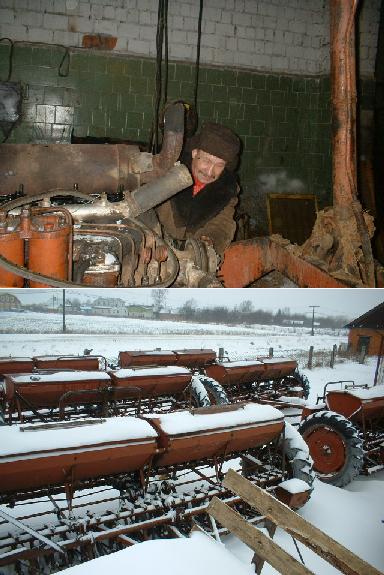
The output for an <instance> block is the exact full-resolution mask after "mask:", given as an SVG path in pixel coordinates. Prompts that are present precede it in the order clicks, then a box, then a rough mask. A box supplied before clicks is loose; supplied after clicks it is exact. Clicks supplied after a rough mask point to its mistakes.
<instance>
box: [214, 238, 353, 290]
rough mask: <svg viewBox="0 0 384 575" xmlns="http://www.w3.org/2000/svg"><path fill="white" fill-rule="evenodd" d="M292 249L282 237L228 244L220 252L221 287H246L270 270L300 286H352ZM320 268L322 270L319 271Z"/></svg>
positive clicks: (319, 263)
mask: <svg viewBox="0 0 384 575" xmlns="http://www.w3.org/2000/svg"><path fill="white" fill-rule="evenodd" d="M293 250H294V246H292V245H290V244H289V242H288V241H287V240H283V239H282V238H276V237H270V238H267V237H265V238H256V239H253V240H244V241H241V242H236V243H234V244H232V245H230V246H229V247H228V248H227V249H226V250H225V252H224V262H223V264H222V266H221V268H220V270H219V274H218V275H219V277H220V279H221V280H222V281H223V284H224V287H229V288H231V287H232V288H233V287H247V286H249V285H251V284H252V283H253V282H254V281H255V280H257V279H259V278H261V277H263V276H265V275H266V274H268V273H269V272H271V271H273V270H278V271H279V272H281V273H282V274H283V275H284V276H286V277H287V278H289V279H290V280H292V281H293V282H295V283H296V284H297V285H298V286H300V287H335V288H338V287H339V288H342V287H346V286H349V287H352V286H353V285H356V284H352V283H350V284H346V283H345V282H344V281H342V280H339V279H336V278H334V277H332V276H331V275H330V274H329V273H328V271H327V270H326V269H325V266H324V264H323V263H322V262H321V261H317V262H316V265H314V264H313V263H311V262H308V261H306V260H305V259H303V258H302V257H301V256H300V255H297V254H296V253H295V252H294V251H293ZM321 265H322V266H323V268H321Z"/></svg>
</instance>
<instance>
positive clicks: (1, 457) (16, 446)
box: [0, 417, 156, 493]
mask: <svg viewBox="0 0 384 575" xmlns="http://www.w3.org/2000/svg"><path fill="white" fill-rule="evenodd" d="M155 452H156V432H155V431H154V430H153V429H152V428H151V426H150V425H149V423H147V422H145V421H143V420H140V419H137V418H134V417H121V418H120V417H119V418H112V419H108V420H80V421H78V422H76V423H75V424H74V423H73V422H61V423H60V424H57V423H56V424H50V423H48V424H44V425H28V426H20V425H15V426H12V427H8V426H6V427H3V428H2V444H1V446H0V493H13V492H17V491H22V490H28V491H29V490H32V489H37V488H42V487H45V486H48V485H64V484H67V483H70V484H72V485H73V484H75V483H76V482H77V481H79V480H84V479H90V478H95V477H101V476H105V475H114V474H117V473H123V472H124V473H126V472H129V471H133V470H138V469H141V468H142V467H143V466H144V465H146V464H147V463H148V462H149V461H150V460H151V458H152V457H153V455H154V454H155Z"/></svg>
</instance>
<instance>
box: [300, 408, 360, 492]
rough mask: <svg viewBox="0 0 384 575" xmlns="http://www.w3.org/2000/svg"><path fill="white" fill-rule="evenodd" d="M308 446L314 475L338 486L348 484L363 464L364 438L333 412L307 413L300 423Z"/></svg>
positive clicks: (346, 420) (343, 418)
mask: <svg viewBox="0 0 384 575" xmlns="http://www.w3.org/2000/svg"><path fill="white" fill-rule="evenodd" d="M299 431H300V433H301V434H302V436H303V438H304V439H305V441H306V442H307V444H308V446H309V451H310V454H311V456H312V459H313V461H314V464H313V467H314V470H315V473H316V475H317V476H318V477H319V479H321V481H324V483H330V484H331V485H336V486H337V487H344V486H345V485H348V483H350V482H351V481H352V480H353V479H354V478H355V477H357V476H358V475H359V473H360V471H361V468H362V466H363V458H364V452H363V441H362V439H361V437H360V434H359V430H358V429H357V428H356V427H355V426H354V425H353V424H352V423H351V422H350V421H349V420H348V419H346V418H345V417H343V416H342V415H339V414H338V413H334V412H333V411H319V412H317V413H313V414H312V415H309V416H308V417H307V418H306V419H305V420H304V421H302V423H301V424H300V426H299Z"/></svg>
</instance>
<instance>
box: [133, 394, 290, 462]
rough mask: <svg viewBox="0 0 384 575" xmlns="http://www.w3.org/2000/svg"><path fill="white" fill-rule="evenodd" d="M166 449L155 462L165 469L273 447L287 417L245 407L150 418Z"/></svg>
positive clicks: (250, 405) (253, 406) (262, 407)
mask: <svg viewBox="0 0 384 575" xmlns="http://www.w3.org/2000/svg"><path fill="white" fill-rule="evenodd" d="M143 417H144V418H145V419H147V420H150V421H151V423H152V425H153V426H154V428H155V429H156V430H157V432H158V433H159V436H160V439H159V446H160V447H162V448H164V452H160V453H159V454H158V455H157V456H156V457H155V459H154V466H156V467H162V466H166V465H175V464H178V463H185V462H187V461H198V460H202V459H212V458H214V457H220V456H225V455H228V454H230V453H233V452H238V451H243V450H246V449H252V448H255V447H258V446H260V445H263V444H265V443H269V442H270V441H272V440H273V439H275V438H276V437H278V436H279V434H280V433H281V432H282V430H283V428H284V418H283V414H282V413H281V412H280V411H278V410H277V409H275V408H273V407H271V406H269V405H268V406H267V405H257V404H255V403H244V404H240V403H239V404H236V405H226V406H214V407H211V408H202V409H197V410H195V411H193V412H189V411H179V412H173V413H169V414H165V415H161V416H159V415H146V416H143Z"/></svg>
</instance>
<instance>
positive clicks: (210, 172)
mask: <svg viewBox="0 0 384 575" xmlns="http://www.w3.org/2000/svg"><path fill="white" fill-rule="evenodd" d="M225 164H226V162H225V161H224V160H222V159H221V158H218V157H217V156H213V155H212V154H208V152H204V151H203V150H200V149H198V148H195V149H194V150H192V166H191V168H192V175H193V177H194V178H195V180H196V179H197V180H199V181H200V182H201V183H202V184H210V183H212V182H214V181H215V180H217V179H218V178H219V177H220V176H221V174H222V172H223V170H224V168H225Z"/></svg>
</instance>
